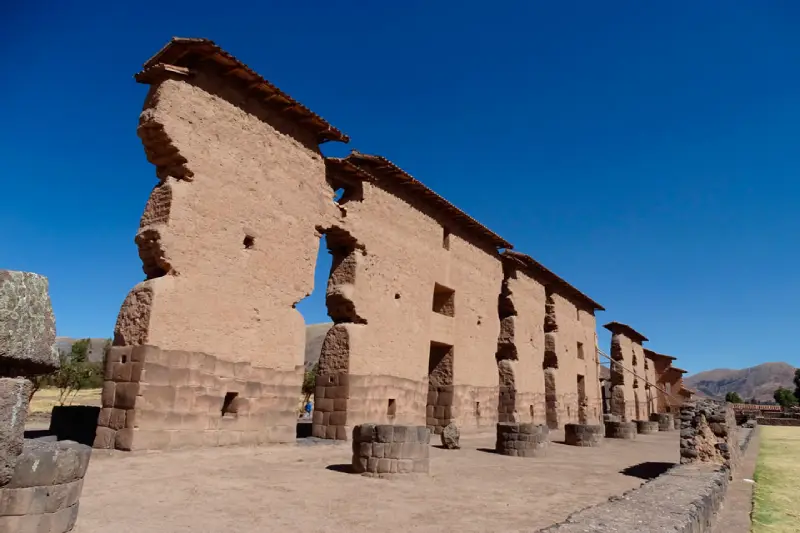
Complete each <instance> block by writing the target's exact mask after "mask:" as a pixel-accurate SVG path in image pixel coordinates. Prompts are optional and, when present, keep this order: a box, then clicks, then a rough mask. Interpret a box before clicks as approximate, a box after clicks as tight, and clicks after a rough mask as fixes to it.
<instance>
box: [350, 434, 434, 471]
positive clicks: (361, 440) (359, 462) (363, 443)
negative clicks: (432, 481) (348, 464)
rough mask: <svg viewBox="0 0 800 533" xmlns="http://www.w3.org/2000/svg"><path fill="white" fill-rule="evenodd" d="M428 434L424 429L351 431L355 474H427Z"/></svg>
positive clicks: (428, 462) (428, 461) (428, 467)
mask: <svg viewBox="0 0 800 533" xmlns="http://www.w3.org/2000/svg"><path fill="white" fill-rule="evenodd" d="M430 442H431V432H430V430H429V429H428V428H427V427H425V426H392V425H383V424H381V425H377V424H361V425H358V426H356V427H354V428H353V471H354V472H355V473H357V474H368V475H379V476H383V475H386V474H412V473H417V474H427V473H428V472H429V471H430V459H429V453H430Z"/></svg>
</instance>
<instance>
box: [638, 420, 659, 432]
mask: <svg viewBox="0 0 800 533" xmlns="http://www.w3.org/2000/svg"><path fill="white" fill-rule="evenodd" d="M636 431H637V433H639V434H640V435H649V434H652V433H658V422H653V421H651V420H637V421H636Z"/></svg>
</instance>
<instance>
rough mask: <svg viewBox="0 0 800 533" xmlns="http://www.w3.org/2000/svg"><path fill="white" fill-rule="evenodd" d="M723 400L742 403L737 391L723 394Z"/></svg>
mask: <svg viewBox="0 0 800 533" xmlns="http://www.w3.org/2000/svg"><path fill="white" fill-rule="evenodd" d="M725 401H726V402H730V403H744V400H742V397H741V396H739V393H737V392H729V393H728V394H726V395H725Z"/></svg>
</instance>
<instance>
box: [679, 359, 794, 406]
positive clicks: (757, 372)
mask: <svg viewBox="0 0 800 533" xmlns="http://www.w3.org/2000/svg"><path fill="white" fill-rule="evenodd" d="M794 370H795V369H794V367H793V366H791V365H788V364H786V363H764V364H761V365H758V366H754V367H751V368H744V369H742V370H731V369H728V368H718V369H716V370H708V371H706V372H700V373H699V374H695V375H693V376H689V377H687V378H684V383H686V386H687V387H689V388H690V389H695V390H696V391H697V392H699V393H700V394H702V395H704V396H711V397H714V398H724V397H725V394H727V393H728V392H737V393H739V396H741V397H742V398H743V399H744V400H745V401H748V400H750V399H751V398H755V399H756V400H758V401H772V400H773V397H772V395H773V393H774V392H775V389H777V388H778V387H786V388H789V389H792V390H794V383H793V381H792V380H793V379H794Z"/></svg>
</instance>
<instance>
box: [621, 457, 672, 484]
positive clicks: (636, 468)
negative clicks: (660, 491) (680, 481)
mask: <svg viewBox="0 0 800 533" xmlns="http://www.w3.org/2000/svg"><path fill="white" fill-rule="evenodd" d="M673 466H677V463H660V462H651V461H646V462H644V463H639V464H638V465H633V466H629V467H628V468H623V469H622V470H620V471H619V473H620V474H625V475H626V476H631V477H638V478H639V479H644V480H650V479H655V478H657V477H658V476H660V475H661V474H663V473H664V472H666V471H667V470H669V469H670V468H672V467H673Z"/></svg>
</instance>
